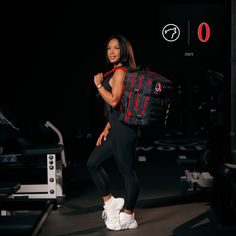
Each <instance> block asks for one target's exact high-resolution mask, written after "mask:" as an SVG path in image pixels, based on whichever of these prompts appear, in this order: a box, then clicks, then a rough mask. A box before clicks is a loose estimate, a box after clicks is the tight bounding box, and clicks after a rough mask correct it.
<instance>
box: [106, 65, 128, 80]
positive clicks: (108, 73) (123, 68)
mask: <svg viewBox="0 0 236 236" xmlns="http://www.w3.org/2000/svg"><path fill="white" fill-rule="evenodd" d="M118 69H121V70H124V71H128V68H127V67H125V66H119V67H115V68H113V69H112V70H111V71H109V72H107V73H106V74H104V75H103V77H104V78H105V77H107V76H108V75H110V74H111V73H114V72H115V71H116V70H118Z"/></svg>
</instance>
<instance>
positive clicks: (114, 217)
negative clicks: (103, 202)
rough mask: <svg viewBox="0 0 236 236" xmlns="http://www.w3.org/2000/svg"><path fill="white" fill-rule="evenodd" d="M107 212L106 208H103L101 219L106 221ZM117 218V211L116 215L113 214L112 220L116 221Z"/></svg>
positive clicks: (118, 216)
mask: <svg viewBox="0 0 236 236" xmlns="http://www.w3.org/2000/svg"><path fill="white" fill-rule="evenodd" d="M108 215H109V214H107V210H103V212H102V219H104V221H105V222H106V221H108V217H107V216H108ZM119 218H120V215H119V212H117V214H116V215H114V216H113V220H112V221H113V222H116V221H117V220H119Z"/></svg>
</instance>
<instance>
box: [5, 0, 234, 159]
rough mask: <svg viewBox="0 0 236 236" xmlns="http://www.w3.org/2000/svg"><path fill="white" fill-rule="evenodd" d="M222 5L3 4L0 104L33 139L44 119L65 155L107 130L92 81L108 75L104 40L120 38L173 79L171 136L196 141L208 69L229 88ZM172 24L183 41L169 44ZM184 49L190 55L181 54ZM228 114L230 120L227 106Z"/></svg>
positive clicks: (146, 62) (137, 55) (141, 61)
mask: <svg viewBox="0 0 236 236" xmlns="http://www.w3.org/2000/svg"><path fill="white" fill-rule="evenodd" d="M224 3H225V1H223V0H222V1H220V0H219V1H217V0H215V1H200V0H199V1H152V2H145V3H141V2H140V3H138V2H136V3H134V4H133V5H132V4H130V5H127V3H122V2H115V3H113V2H109V3H107V4H103V5H101V4H99V2H98V3H82V2H79V1H64V2H61V1H55V2H54V1H30V2H26V1H24V2H20V1H16V2H9V3H5V5H4V6H3V7H2V11H3V19H2V27H1V36H2V37H1V38H2V39H3V42H2V49H3V50H2V58H3V70H2V73H3V75H2V78H1V103H2V104H4V105H5V106H6V107H7V108H8V109H9V110H10V111H11V112H12V113H13V114H16V117H17V119H16V121H15V122H16V124H17V126H18V127H20V129H21V130H23V135H24V136H25V137H27V138H30V139H33V140H35V141H36V142H37V141H41V140H42V139H44V135H45V136H46V135H47V133H44V134H42V137H41V136H40V135H41V133H40V132H39V129H38V125H39V124H43V123H44V122H45V121H47V120H49V121H50V122H52V123H53V124H54V125H55V126H56V127H58V128H59V130H61V132H62V134H63V136H64V140H65V143H66V148H67V150H68V151H69V152H70V150H73V149H74V150H76V151H78V149H77V145H78V143H79V142H81V140H82V139H83V140H86V138H88V137H90V135H92V137H94V138H95V139H96V137H97V134H98V133H99V132H101V131H102V129H103V126H104V125H105V120H104V115H103V103H102V101H101V100H99V98H97V96H96V93H97V91H96V88H95V86H94V84H93V76H94V74H96V73H99V72H103V73H104V72H106V71H107V70H109V67H108V65H107V64H106V61H105V52H106V48H105V47H106V40H107V38H108V37H109V36H110V35H113V34H122V35H124V36H125V37H127V38H128V39H129V40H130V42H131V44H132V46H133V50H134V53H135V58H136V63H137V65H140V64H144V65H147V66H149V67H150V68H151V69H152V70H153V71H156V72H158V73H160V74H163V75H164V76H165V77H167V78H168V79H170V80H172V81H173V82H174V85H175V90H174V96H175V99H174V101H175V103H174V110H173V112H172V114H171V117H170V121H169V126H168V127H169V131H171V133H172V134H173V133H175V132H182V133H183V134H185V135H187V136H196V135H200V136H201V132H202V130H203V129H207V127H204V120H205V119H208V118H207V117H204V116H203V114H202V113H201V111H199V109H198V107H199V105H200V103H201V101H202V100H204V93H205V92H206V87H205V86H204V79H205V75H206V72H207V70H209V69H210V70H214V71H217V72H219V73H221V74H223V75H224V76H225V89H226V93H227V91H229V88H230V77H229V75H228V72H227V69H228V67H227V58H228V57H229V56H228V47H229V43H228V41H227V39H228V38H227V36H228V32H227V29H228V26H227V24H226V14H225V13H226V11H225V5H224ZM188 21H189V22H190V45H188V38H187V37H188V33H187V30H188V27H187V22H188ZM202 22H207V23H208V25H209V26H210V30H211V35H210V38H209V40H208V41H207V42H206V43H202V42H200V41H199V39H198V38H197V29H198V26H199V25H200V24H201V23H202ZM169 23H173V24H176V25H178V27H179V28H180V30H181V35H180V38H179V39H178V40H177V41H176V42H173V43H169V42H167V41H165V40H164V39H163V38H162V36H161V31H162V28H163V27H164V26H165V25H166V24H169ZM203 34H204V32H203ZM188 52H190V53H193V56H185V53H188ZM227 104H228V103H227ZM225 114H226V120H227V106H225ZM225 126H226V129H227V124H225ZM45 139H46V138H45ZM83 142H84V141H83ZM85 142H86V141H85ZM73 145H74V146H73ZM70 148H71V149H70ZM71 153H72V152H71ZM73 155H76V154H73Z"/></svg>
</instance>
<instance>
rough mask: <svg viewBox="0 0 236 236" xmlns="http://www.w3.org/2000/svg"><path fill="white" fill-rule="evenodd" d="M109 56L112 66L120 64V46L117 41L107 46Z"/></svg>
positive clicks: (113, 40)
mask: <svg viewBox="0 0 236 236" xmlns="http://www.w3.org/2000/svg"><path fill="white" fill-rule="evenodd" d="M107 56H108V59H109V61H110V63H112V64H118V63H119V62H120V45H119V42H118V40H117V39H112V40H111V41H110V42H109V43H108V46H107Z"/></svg>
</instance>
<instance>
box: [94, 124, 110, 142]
mask: <svg viewBox="0 0 236 236" xmlns="http://www.w3.org/2000/svg"><path fill="white" fill-rule="evenodd" d="M110 128H111V126H110V123H109V122H107V125H106V126H105V129H104V130H103V131H102V133H101V134H100V136H99V137H98V140H97V143H96V145H97V146H99V145H101V144H102V139H103V140H104V141H106V139H107V135H108V133H109V130H110Z"/></svg>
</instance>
